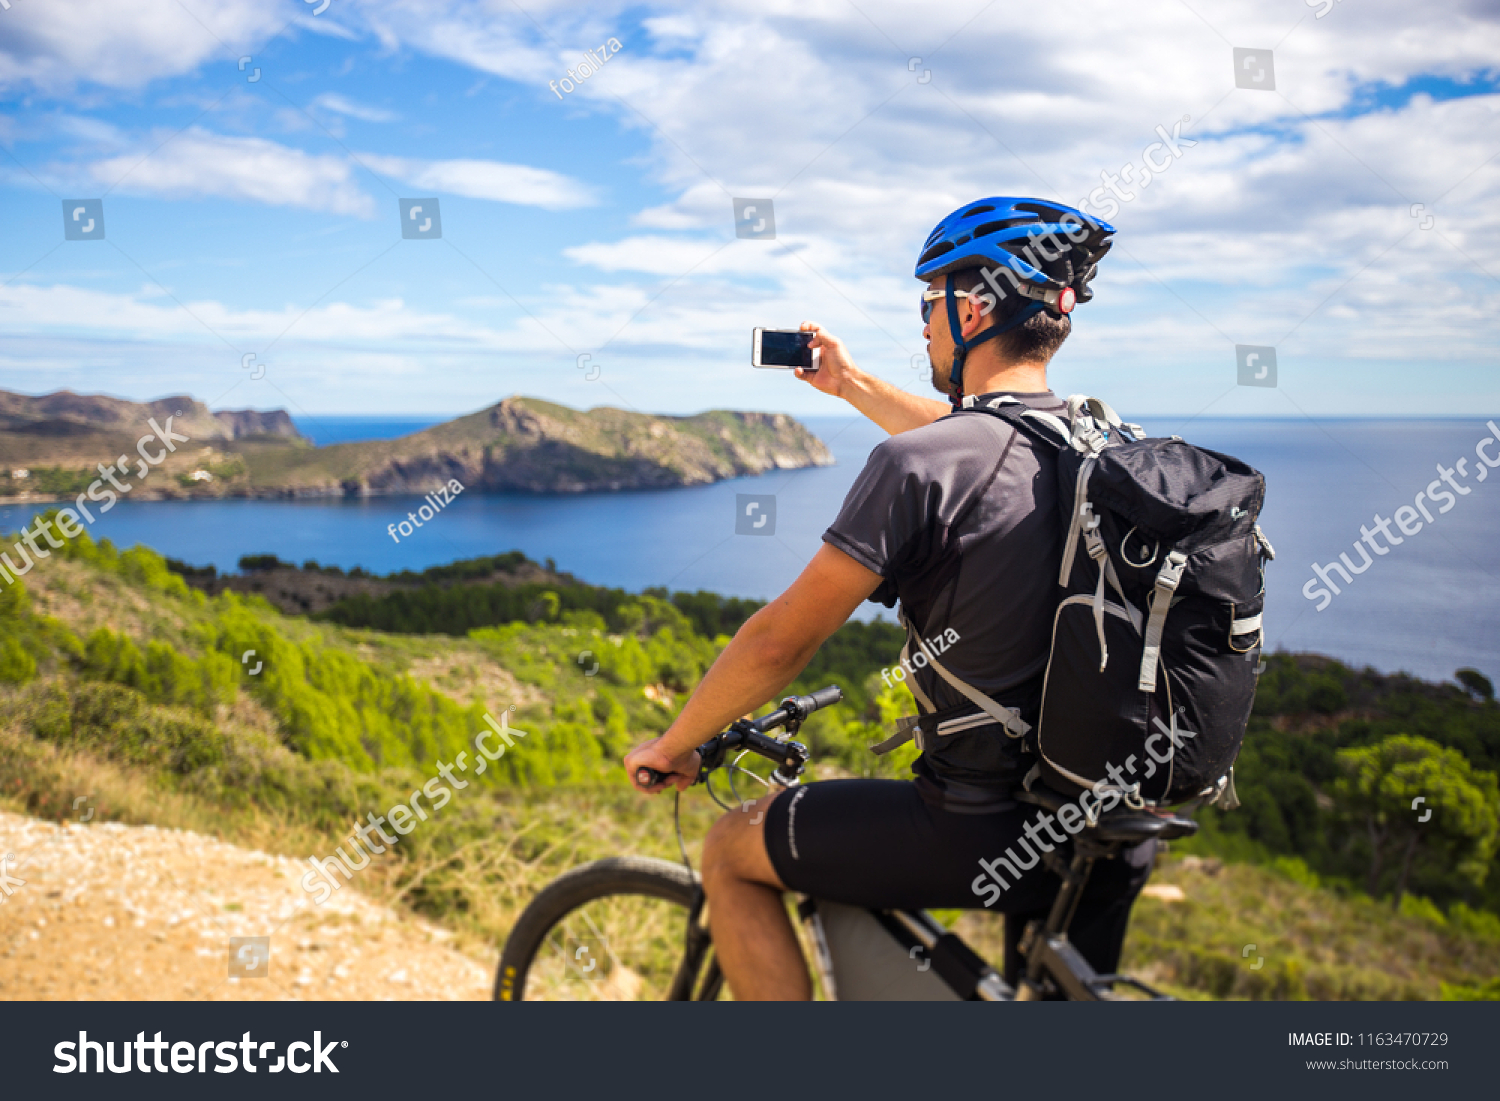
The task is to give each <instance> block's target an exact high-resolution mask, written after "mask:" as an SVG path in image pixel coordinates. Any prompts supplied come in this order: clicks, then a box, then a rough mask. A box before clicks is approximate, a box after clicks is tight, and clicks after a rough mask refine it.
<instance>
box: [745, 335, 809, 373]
mask: <svg viewBox="0 0 1500 1101" xmlns="http://www.w3.org/2000/svg"><path fill="white" fill-rule="evenodd" d="M812 338H813V334H812V333H810V332H803V331H802V330H801V329H755V330H753V332H752V342H751V347H750V366H752V367H772V368H779V369H781V370H791V369H793V368H796V367H801V368H802V369H803V370H806V371H816V370H817V369H818V352H817V350H816V349H814V348H810V347H809V345H810V344H811V343H812Z"/></svg>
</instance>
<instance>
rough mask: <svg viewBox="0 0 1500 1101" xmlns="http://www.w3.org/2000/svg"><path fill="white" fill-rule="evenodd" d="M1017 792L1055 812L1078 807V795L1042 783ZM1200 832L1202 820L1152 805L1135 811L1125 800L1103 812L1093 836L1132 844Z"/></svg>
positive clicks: (1025, 799) (1022, 799) (1023, 801)
mask: <svg viewBox="0 0 1500 1101" xmlns="http://www.w3.org/2000/svg"><path fill="white" fill-rule="evenodd" d="M1015 795H1016V798H1017V799H1018V800H1019V801H1021V802H1022V803H1031V804H1033V805H1035V806H1038V807H1041V808H1043V809H1044V810H1048V811H1051V812H1053V813H1054V814H1055V813H1056V812H1057V811H1059V810H1061V809H1062V807H1063V806H1065V805H1066V804H1068V803H1072V804H1073V805H1074V806H1075V807H1076V806H1077V799H1076V797H1075V798H1070V797H1068V796H1066V795H1064V794H1063V793H1062V792H1060V791H1054V790H1053V789H1052V788H1049V787H1044V786H1043V785H1041V784H1037V785H1036V786H1035V787H1033V788H1032V789H1031V790H1030V791H1027V790H1025V789H1021V790H1019V791H1017V792H1016V793H1015ZM1197 832H1198V823H1197V822H1194V821H1193V820H1192V819H1191V818H1184V817H1182V815H1180V814H1173V813H1172V812H1171V811H1167V810H1156V809H1154V808H1151V807H1147V808H1144V809H1142V810H1132V809H1131V808H1129V807H1127V806H1125V805H1124V804H1123V803H1122V804H1119V805H1117V806H1116V807H1115V809H1114V810H1111V811H1109V812H1108V813H1106V814H1102V815H1100V816H1099V822H1098V824H1097V825H1095V826H1093V827H1092V833H1093V836H1095V837H1097V838H1098V839H1099V840H1100V841H1119V842H1122V843H1124V844H1131V845H1133V844H1135V843H1136V842H1138V841H1149V840H1151V839H1152V838H1153V837H1154V838H1157V839H1158V840H1161V841H1171V840H1173V839H1174V838H1178V837H1191V836H1192V835H1193V834H1195V833H1197Z"/></svg>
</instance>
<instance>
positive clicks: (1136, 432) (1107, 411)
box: [1084, 398, 1146, 440]
mask: <svg viewBox="0 0 1500 1101" xmlns="http://www.w3.org/2000/svg"><path fill="white" fill-rule="evenodd" d="M1084 400H1085V401H1086V402H1087V403H1088V407H1089V412H1090V413H1092V414H1093V416H1094V419H1095V420H1096V421H1103V422H1104V423H1105V424H1107V425H1109V426H1110V427H1111V428H1123V429H1125V431H1127V432H1129V433H1130V434H1131V435H1132V436H1134V437H1135V438H1136V439H1138V440H1141V439H1145V438H1146V430H1145V429H1144V428H1142V427H1141V426H1140V425H1138V424H1131V423H1130V422H1129V421H1124V420H1121V419H1120V414H1118V413H1116V412H1115V411H1114V410H1113V409H1111V408H1110V405H1109V402H1107V401H1104V400H1103V399H1102V398H1086V399H1084Z"/></svg>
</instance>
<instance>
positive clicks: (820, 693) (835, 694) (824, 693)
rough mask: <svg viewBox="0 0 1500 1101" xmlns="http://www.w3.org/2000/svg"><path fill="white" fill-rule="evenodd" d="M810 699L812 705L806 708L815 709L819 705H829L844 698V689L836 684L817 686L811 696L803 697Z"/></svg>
mask: <svg viewBox="0 0 1500 1101" xmlns="http://www.w3.org/2000/svg"><path fill="white" fill-rule="evenodd" d="M804 698H806V699H810V700H812V706H811V707H809V708H808V709H807V710H809V711H816V710H817V709H818V708H820V707H831V706H833V705H834V704H836V703H838V702H839V701H841V700H842V699H843V698H844V690H843V689H842V688H840V687H839V686H838V685H836V684H830V685H829V686H828V687H827V688H819V689H818V690H817V691H816V692H814V693H813V694H812V695H811V696H807V697H804Z"/></svg>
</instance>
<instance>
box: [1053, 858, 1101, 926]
mask: <svg viewBox="0 0 1500 1101" xmlns="http://www.w3.org/2000/svg"><path fill="white" fill-rule="evenodd" d="M1094 859H1095V858H1094V856H1093V854H1091V853H1088V854H1086V853H1084V852H1083V851H1081V850H1080V849H1075V850H1074V852H1073V859H1072V860H1071V861H1069V863H1068V868H1067V870H1066V871H1065V872H1064V873H1063V876H1062V886H1061V887H1060V888H1059V889H1058V892H1057V897H1056V898H1054V899H1053V900H1052V910H1051V912H1049V913H1048V914H1047V923H1046V925H1044V926H1043V930H1044V931H1045V932H1046V934H1047V935H1048V936H1058V935H1062V934H1066V933H1067V931H1068V926H1070V925H1072V924H1073V915H1074V914H1075V913H1077V912H1078V903H1079V901H1080V900H1081V899H1082V898H1083V889H1084V887H1085V886H1087V884H1088V881H1089V874H1090V873H1091V872H1092V871H1093V870H1094Z"/></svg>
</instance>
